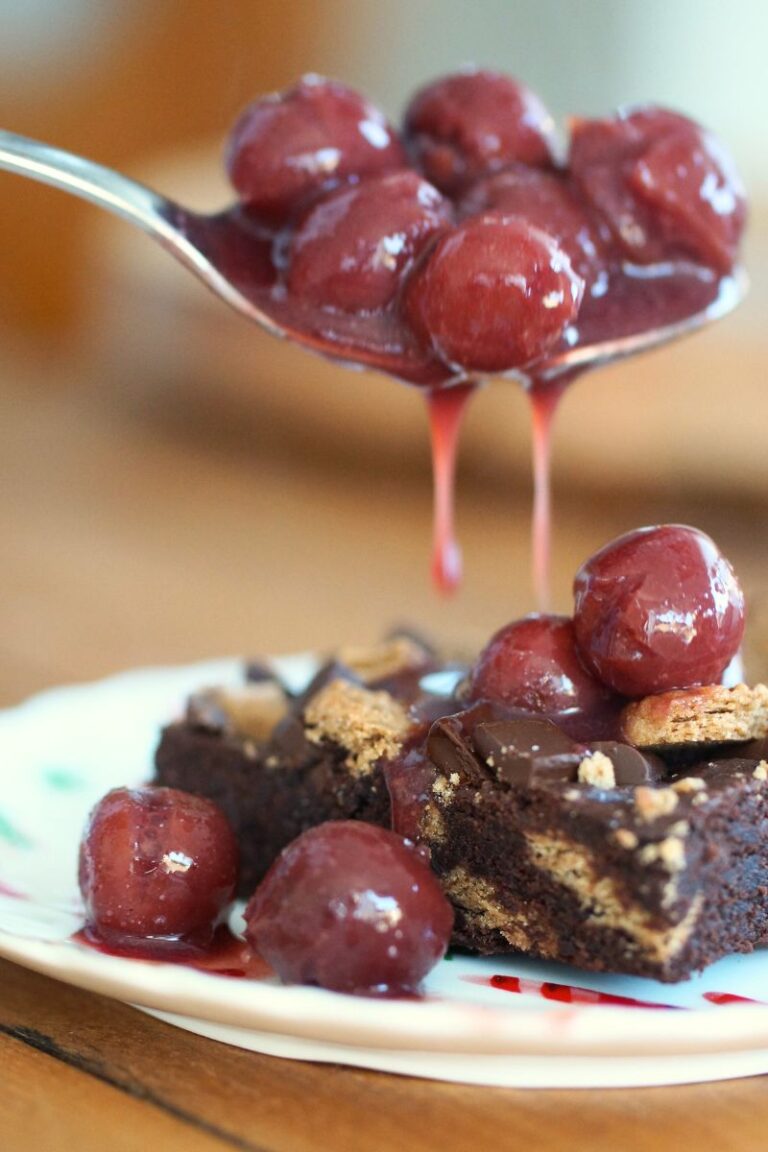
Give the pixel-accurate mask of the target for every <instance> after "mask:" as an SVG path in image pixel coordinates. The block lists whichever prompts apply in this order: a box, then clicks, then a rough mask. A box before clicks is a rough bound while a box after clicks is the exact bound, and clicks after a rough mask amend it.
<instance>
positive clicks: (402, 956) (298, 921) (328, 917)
mask: <svg viewBox="0 0 768 1152" xmlns="http://www.w3.org/2000/svg"><path fill="white" fill-rule="evenodd" d="M245 919H246V930H245V935H246V939H247V940H248V943H249V944H250V945H251V946H252V947H253V948H254V949H255V950H256V951H257V952H258V953H259V954H260V955H261V957H262V958H263V959H264V960H266V961H267V963H268V964H270V965H271V966H272V967H273V968H274V969H275V971H276V972H277V973H278V975H279V976H280V978H281V979H282V980H283V981H285V983H287V984H316V985H319V986H320V987H321V988H329V989H331V990H333V991H336V992H356V993H378V994H384V993H397V992H408V991H414V990H415V989H417V988H418V986H419V983H420V982H421V980H422V979H423V978H424V977H425V976H426V974H427V973H428V972H429V970H430V969H431V968H432V967H433V966H434V965H435V964H436V963H437V962H438V960H440V959H441V957H442V956H443V955H444V954H445V950H446V948H447V946H448V939H449V937H450V933H451V929H452V926H453V911H452V909H451V906H450V904H449V903H448V901H447V900H446V898H445V896H444V895H443V891H442V889H441V887H440V885H439V884H438V882H437V879H436V877H435V876H434V874H433V873H432V872H431V871H430V869H429V867H428V866H427V864H426V863H425V862H424V859H423V857H422V855H421V853H420V852H419V850H418V849H417V848H415V846H414V845H413V844H412V843H411V842H410V841H409V840H404V839H403V838H402V837H401V836H398V835H396V834H395V833H394V832H389V831H386V830H385V829H383V828H377V827H374V826H373V825H371V824H363V823H361V822H357V821H330V822H329V823H327V824H320V825H318V826H317V827H316V828H311V829H310V830H309V831H308V832H304V833H303V834H302V835H301V836H299V837H298V839H297V840H294V841H293V843H292V844H289V845H288V847H287V848H285V849H283V851H282V853H281V854H280V856H279V857H278V858H277V860H276V861H275V863H274V864H273V865H272V867H271V868H270V870H269V872H268V873H267V875H266V877H265V878H264V880H263V881H262V883H261V884H260V885H259V887H258V888H257V890H256V892H255V894H254V895H253V897H252V898H251V901H250V903H249V904H248V907H247V909H246V912H245Z"/></svg>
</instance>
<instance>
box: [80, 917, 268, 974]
mask: <svg viewBox="0 0 768 1152" xmlns="http://www.w3.org/2000/svg"><path fill="white" fill-rule="evenodd" d="M72 940H73V941H74V942H75V943H77V944H82V945H85V946H86V947H88V948H93V949H94V950H95V951H97V952H103V953H104V954H105V955H107V956H123V957H126V958H127V959H129V960H146V961H150V962H154V963H166V964H179V965H181V966H183V967H184V968H195V969H197V970H198V971H200V972H212V973H213V974H214V975H216V976H230V977H233V978H237V979H242V978H244V977H248V978H249V979H251V980H266V979H268V978H269V977H270V976H272V975H273V973H272V969H271V968H270V967H269V965H268V964H266V963H265V961H264V960H262V959H261V957H260V956H258V955H257V954H256V953H255V952H254V951H253V950H252V949H251V948H250V947H249V946H248V944H246V942H245V941H244V940H241V939H240V938H239V937H238V936H235V934H234V933H233V932H232V931H231V930H230V929H229V928H228V927H227V925H226V924H220V925H219V927H218V928H217V929H216V931H215V932H214V934H213V939H212V940H211V941H210V942H209V943H208V944H205V945H199V946H198V945H194V944H189V943H186V942H185V943H183V944H182V943H180V942H179V941H176V940H162V939H147V940H136V941H131V942H130V943H127V942H126V943H122V944H117V943H114V942H113V941H107V940H104V939H103V938H102V937H100V936H99V935H98V933H97V932H95V931H94V930H93V929H92V928H88V927H86V928H81V929H80V931H79V932H76V933H75V934H74V936H72Z"/></svg>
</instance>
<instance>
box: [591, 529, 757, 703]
mask: <svg viewBox="0 0 768 1152" xmlns="http://www.w3.org/2000/svg"><path fill="white" fill-rule="evenodd" d="M574 595H575V598H576V603H575V610H574V627H575V630H576V640H577V642H578V645H579V650H580V651H581V653H582V656H583V658H584V661H585V662H586V664H587V665H588V667H589V668H591V669H592V671H593V672H594V673H595V675H597V676H599V677H600V679H601V680H602V681H603V683H605V684H608V685H610V686H611V687H612V688H614V689H615V690H616V691H617V692H622V693H624V695H626V696H633V697H638V696H649V695H653V694H654V693H657V692H667V691H670V690H672V689H675V688H691V687H695V686H697V685H700V684H717V683H719V682H720V680H721V678H722V675H723V672H724V671H725V668H726V667H727V665H728V664H729V663H730V661H731V660H732V659H733V657H734V656H735V655H736V653H737V652H738V650H739V645H740V644H741V639H742V636H743V633H744V595H743V593H742V591H741V587H740V585H739V582H738V580H737V579H736V575H735V573H734V571H733V568H732V567H731V565H730V564H729V562H728V561H727V560H726V558H725V557H724V556H723V554H722V553H721V552H720V550H719V549H718V547H717V545H716V544H715V543H714V541H713V540H711V539H710V537H709V536H706V535H705V534H704V533H703V532H700V531H698V529H696V528H689V527H687V526H686V525H682V524H664V525H661V526H659V527H652V528H640V529H638V530H637V531H635V532H629V533H628V534H627V535H625V536H620V537H619V538H618V539H617V540H614V541H612V542H611V543H610V544H607V545H606V546H605V547H604V548H602V549H601V550H600V551H599V552H597V553H596V554H595V555H594V556H592V557H590V559H589V560H587V561H586V563H584V564H583V565H582V566H581V568H580V569H579V571H578V572H577V574H576V578H575V581H574Z"/></svg>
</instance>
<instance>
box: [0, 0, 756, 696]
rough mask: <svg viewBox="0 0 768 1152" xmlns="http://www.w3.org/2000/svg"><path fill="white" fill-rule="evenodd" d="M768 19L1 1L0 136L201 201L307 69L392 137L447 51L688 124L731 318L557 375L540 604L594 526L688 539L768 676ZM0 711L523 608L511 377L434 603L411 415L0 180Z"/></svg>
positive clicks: (16, 182) (586, 102)
mask: <svg viewBox="0 0 768 1152" xmlns="http://www.w3.org/2000/svg"><path fill="white" fill-rule="evenodd" d="M766 43H768V6H766V5H765V4H764V3H763V2H762V0H732V2H731V3H730V4H728V5H725V4H723V3H722V2H721V0H675V3H674V4H670V3H669V2H668V0H666V2H665V0H643V2H642V3H640V2H639V0H637V2H636V0H579V2H578V3H576V2H573V0H527V2H518V0H474V2H464V0H389V3H387V4H381V3H373V2H372V0H281V2H279V3H278V2H273V0H221V2H220V3H217V4H211V3H209V2H207V0H131V2H130V3H126V2H125V0H68V3H67V4H61V3H60V2H59V0H23V2H21V0H20V2H13V0H0V106H1V107H2V117H1V121H2V125H3V127H7V128H9V129H12V130H14V131H16V132H20V133H24V134H27V135H30V136H34V137H37V138H40V139H43V140H46V141H48V142H50V143H55V144H57V145H59V146H61V147H64V148H68V149H70V150H72V151H75V152H79V153H82V154H84V155H87V156H89V157H91V158H93V159H96V160H98V161H100V162H102V163H104V164H107V165H110V166H113V167H116V168H118V169H120V170H122V171H124V172H126V173H127V174H129V175H131V176H133V177H135V178H137V179H140V180H143V181H145V182H147V183H149V184H151V185H153V186H155V187H157V188H158V189H159V190H161V191H163V192H165V193H167V194H169V195H172V196H176V197H177V198H178V199H180V200H181V201H183V202H185V203H187V204H189V205H190V206H192V207H197V208H199V209H208V208H211V209H215V208H218V207H221V206H223V205H224V204H225V203H226V202H227V199H228V197H229V193H228V190H227V186H226V182H225V179H224V175H223V172H222V168H221V148H222V142H223V139H224V136H225V134H226V132H227V130H228V127H229V126H230V124H231V122H232V121H233V119H234V117H235V115H236V114H237V112H238V111H239V110H240V108H241V107H242V106H243V105H244V104H245V103H247V102H248V101H249V100H250V99H252V98H253V97H254V96H255V95H257V94H260V93H262V92H264V91H267V90H270V89H273V88H278V87H282V86H285V85H288V84H290V83H291V82H292V81H293V80H294V79H295V78H296V77H297V76H298V75H299V74H301V73H302V72H305V71H316V72H321V73H326V74H330V75H334V76H337V77H339V78H341V79H344V80H346V81H347V82H349V83H351V84H353V85H356V86H359V87H361V88H363V89H364V90H365V91H366V92H367V93H368V94H369V96H370V97H371V98H372V99H373V100H374V101H376V102H378V103H379V104H380V105H381V106H383V107H384V109H385V110H386V111H387V112H388V113H389V114H390V115H391V116H392V117H394V118H397V116H398V115H399V113H400V112H401V110H402V108H403V106H404V104H405V103H406V101H407V98H408V95H409V93H410V92H411V91H412V89H413V88H414V87H416V86H418V85H420V84H422V83H424V82H425V81H426V80H428V79H431V78H432V77H434V76H436V75H439V74H440V73H443V72H446V71H450V70H453V69H455V68H456V67H458V66H460V65H461V64H464V63H467V62H475V63H478V64H481V65H487V66H491V67H496V68H500V69H503V70H507V71H509V72H511V73H512V74H515V75H517V76H519V77H520V78H521V79H523V80H525V81H526V82H527V83H528V84H529V85H530V86H531V87H533V88H534V89H536V90H538V91H539V93H540V94H541V96H542V97H543V98H544V100H545V102H546V103H547V104H548V105H549V106H550V108H551V109H552V111H553V113H554V114H555V116H556V117H557V118H558V119H559V120H560V122H561V123H564V121H565V119H566V118H567V116H568V115H569V114H573V113H578V114H586V115H600V114H604V113H606V112H608V111H609V110H611V109H613V108H614V107H615V106H616V105H618V104H620V103H625V102H636V101H642V100H648V99H650V100H653V101H655V102H658V103H662V104H668V105H671V106H672V107H675V108H678V109H680V110H681V111H684V112H686V113H688V114H690V115H692V116H694V117H695V118H696V119H699V120H701V121H702V122H704V123H705V124H707V125H708V126H709V127H711V128H713V129H715V130H716V131H717V132H718V133H720V134H721V135H722V136H723V138H724V139H725V140H726V141H727V143H728V144H729V145H730V147H731V149H732V150H733V152H734V153H735V155H736V158H737V161H738V164H739V166H740V168H741V169H742V172H743V174H744V176H745V180H746V182H747V184H748V188H749V192H750V196H751V200H752V205H753V209H752V220H751V226H750V234H749V241H748V246H747V252H746V263H747V266H748V269H749V272H750V276H751V280H752V292H751V295H750V297H749V299H748V301H747V302H746V303H745V305H744V306H743V307H742V308H741V309H740V310H739V312H738V313H737V314H736V315H735V316H733V317H731V318H729V319H728V320H726V321H725V322H723V323H722V324H721V325H717V326H715V327H714V328H712V329H710V330H709V331H708V332H706V333H704V334H702V335H700V336H698V337H697V338H695V339H693V340H691V341H690V342H684V343H682V344H680V345H679V346H676V347H673V348H669V349H666V350H664V351H662V352H658V353H656V354H654V355H652V356H649V357H647V358H642V359H640V360H638V361H637V362H636V363H631V364H625V365H621V366H619V367H616V368H612V369H609V370H604V371H602V372H599V373H596V374H595V375H594V377H593V378H590V379H588V380H582V381H581V382H579V383H578V384H577V385H576V387H575V388H574V389H573V390H572V392H571V394H570V395H569V396H568V397H567V398H566V400H565V402H564V404H563V408H562V412H561V414H560V418H559V423H558V429H557V437H556V452H555V469H554V491H555V536H554V554H555V570H554V589H555V604H556V607H557V608H558V609H560V610H562V611H568V610H569V605H570V599H569V597H570V580H571V577H572V573H573V571H574V569H575V567H576V566H577V565H578V563H579V562H580V561H581V560H582V559H584V558H585V556H586V555H588V554H589V552H590V551H591V550H592V549H594V548H595V547H596V546H598V545H599V544H601V543H603V542H604V541H605V540H606V539H608V538H609V537H610V536H611V535H613V534H615V533H617V532H619V531H624V530H627V529H629V528H632V527H635V526H637V525H639V524H641V523H649V522H655V521H660V520H668V519H671V520H685V521H689V522H693V523H696V524H697V525H699V526H700V527H702V528H704V529H705V530H707V531H709V532H711V533H712V534H713V535H714V536H715V537H716V539H717V540H718V542H719V543H720V544H721V545H722V547H723V548H724V550H725V551H726V552H727V553H728V554H729V555H730V556H731V559H732V560H733V561H734V563H735V565H736V566H737V569H738V570H739V571H740V573H741V574H742V577H743V581H744V583H745V585H746V587H747V590H748V593H749V596H750V601H751V604H752V621H753V623H752V637H753V639H752V653H751V659H752V666H753V669H754V670H755V671H757V672H758V673H760V674H763V675H765V674H768V672H763V668H764V667H768V657H766V652H768V643H767V642H764V641H763V639H762V637H763V634H764V633H765V632H766V631H768V628H766V627H765V625H764V623H763V621H764V619H765V618H766V617H768V613H767V612H766V610H765V608H764V602H765V603H768V567H767V564H766V562H767V561H768V533H766V532H765V530H764V527H763V525H764V520H765V509H766V508H768V465H766V451H765V447H764V442H763V441H764V427H765V424H766V416H768V399H766V398H765V396H764V395H763V392H764V386H765V374H766V372H765V363H766V354H767V353H768V330H767V329H766V324H765V321H764V316H765V314H766V309H768V149H766V148H765V145H764V134H765V129H764V125H765V119H766V115H768V79H767V77H766V68H765V61H764V54H765V45H766ZM0 268H1V269H2V276H0V497H1V498H0V700H1V701H3V702H10V701H12V700H15V699H19V698H20V697H22V696H23V695H24V694H26V693H28V692H30V691H33V690H35V689H37V688H40V687H43V686H45V685H47V684H50V683H55V682H58V681H61V680H69V679H80V678H85V677H90V676H96V675H100V674H103V673H106V672H109V671H111V670H114V669H117V668H119V667H122V666H126V665H133V664H143V663H151V662H175V661H181V660H188V659H195V658H198V657H201V658H202V657H206V656H212V655H220V654H227V653H232V652H243V651H245V652H257V651H287V650H292V649H296V648H303V647H308V646H328V645H333V644H335V643H337V642H341V641H346V642H364V641H367V640H370V639H373V638H375V637H376V636H377V635H378V634H379V633H380V632H381V631H382V630H383V629H384V628H386V627H387V626H388V625H389V624H390V623H392V622H393V621H399V620H403V619H406V620H411V621H417V622H420V623H423V624H424V625H425V626H427V627H428V628H430V629H433V630H434V631H435V632H437V633H438V634H439V635H441V636H443V637H445V638H447V639H448V640H450V641H456V642H458V643H461V644H469V645H470V646H471V645H472V644H475V643H478V642H482V640H483V639H484V637H485V636H487V634H488V633H489V631H490V630H491V629H493V628H495V627H497V626H498V625H500V624H501V623H503V622H504V621H505V620H507V619H509V618H511V617H512V616H514V615H515V614H520V613H522V612H525V611H529V610H531V609H532V608H533V606H534V605H533V596H532V592H531V584H530V578H529V567H530V560H529V546H528V527H529V506H530V479H529V470H530V469H529V441H530V437H529V416H528V411H527V406H526V401H525V398H524V396H523V395H522V394H521V393H520V391H519V390H518V389H517V388H516V387H515V386H513V385H509V384H506V385H502V384H498V385H493V386H491V387H489V388H487V389H486V390H485V391H484V392H483V394H482V395H481V396H480V397H479V398H478V399H477V401H476V403H475V404H474V408H473V411H472V412H471V415H470V420H469V424H468V427H467V431H466V436H465V439H464V442H463V447H462V456H461V468H460V486H459V502H458V514H459V529H460V533H461V537H462V541H463V544H464V552H465V561H466V582H465V586H464V588H463V590H462V591H461V592H460V593H459V594H458V596H456V597H455V598H453V599H452V600H451V601H446V600H442V599H440V598H439V597H438V596H437V595H436V594H435V593H433V591H432V589H431V588H430V585H429V580H428V558H429V522H430V515H431V512H430V481H429V461H428V451H427V441H426V422H425V417H424V412H423V404H422V402H421V399H420V397H419V396H418V395H417V394H415V393H414V392H411V391H409V390H408V389H406V388H403V387H400V386H398V385H396V384H395V383H393V382H392V381H390V380H387V379H383V378H379V377H376V376H374V375H370V374H359V373H351V372H347V371H345V370H343V369H341V368H339V367H336V366H333V365H330V364H326V363H324V362H323V361H321V360H318V359H314V358H311V357H309V356H307V355H306V354H305V353H303V352H301V351H299V350H297V349H294V348H291V347H288V346H285V345H282V344H280V343H278V342H276V341H274V340H271V339H270V338H268V337H266V336H264V335H263V334H261V333H260V332H258V331H256V330H255V329H253V328H251V327H250V326H248V325H247V324H246V323H244V322H243V321H242V320H241V319H239V318H238V317H237V316H236V315H235V314H234V313H230V312H229V311H228V310H227V309H226V307H225V306H224V305H223V304H221V303H219V302H218V301H216V300H215V299H213V298H210V297H209V296H208V295H207V294H206V292H205V290H204V289H203V288H202V287H201V286H199V285H198V284H197V283H196V281H194V280H193V279H192V278H191V277H190V276H189V274H188V273H185V272H184V271H183V270H181V269H180V268H179V267H177V266H176V265H175V264H174V262H173V261H171V260H170V259H168V257H166V256H165V255H164V254H163V253H162V252H161V251H160V250H159V249H156V248H155V246H154V245H153V244H152V243H151V242H150V241H149V240H148V239H146V238H144V237H142V236H141V235H139V234H138V233H137V232H135V231H134V230H132V229H130V228H128V226H127V225H124V224H121V223H120V222H118V221H116V220H114V219H112V218H109V217H107V216H106V215H104V214H103V213H100V212H99V211H98V210H97V209H95V208H92V207H90V206H87V205H85V204H83V203H81V202H79V201H76V200H75V199H73V198H70V197H67V196H65V195H63V194H62V193H59V192H55V191H53V190H51V189H48V188H45V187H43V186H41V185H36V184H33V183H31V182H27V181H24V182H22V181H21V180H20V179H19V178H18V177H15V176H10V175H5V174H3V173H0Z"/></svg>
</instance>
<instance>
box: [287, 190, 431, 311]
mask: <svg viewBox="0 0 768 1152" xmlns="http://www.w3.org/2000/svg"><path fill="white" fill-rule="evenodd" d="M451 216H452V209H451V205H450V203H449V202H448V201H447V200H444V199H443V197H442V196H441V195H440V193H439V192H438V191H437V189H436V188H433V186H432V185H431V184H428V183H427V181H426V180H422V179H421V178H420V177H419V176H418V175H417V174H416V173H415V172H395V173H391V174H389V175H386V176H376V177H372V178H370V179H368V180H365V181H363V182H362V183H360V184H357V185H354V186H352V187H349V188H341V189H338V190H337V191H336V192H333V193H331V194H330V195H329V196H326V197H324V198H323V199H322V200H321V201H320V203H319V204H317V205H316V206H315V207H314V208H313V209H312V210H311V211H310V212H309V214H308V215H307V217H306V218H305V220H304V221H303V222H302V224H301V225H300V226H299V228H298V229H297V231H296V235H295V237H294V241H293V248H292V252H291V260H290V266H289V272H288V287H289V289H290V291H291V292H293V293H295V294H296V295H298V296H301V297H302V299H304V300H309V301H310V302H311V303H313V304H319V305H320V306H321V307H324V308H334V309H339V310H341V311H344V312H372V311H375V310H376V309H379V308H383V307H384V306H385V305H386V304H388V303H389V302H390V301H391V300H392V298H393V297H394V295H395V293H396V292H397V290H398V287H399V284H400V280H401V277H402V274H403V270H404V269H405V268H406V267H407V266H408V265H409V264H410V263H411V262H412V260H413V258H414V256H415V255H416V254H417V253H418V252H419V251H420V250H421V248H422V247H423V246H424V244H425V242H426V241H427V240H429V238H430V237H431V236H434V235H435V233H436V232H438V231H440V230H442V229H444V228H446V227H447V225H448V224H449V223H450V220H451Z"/></svg>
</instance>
